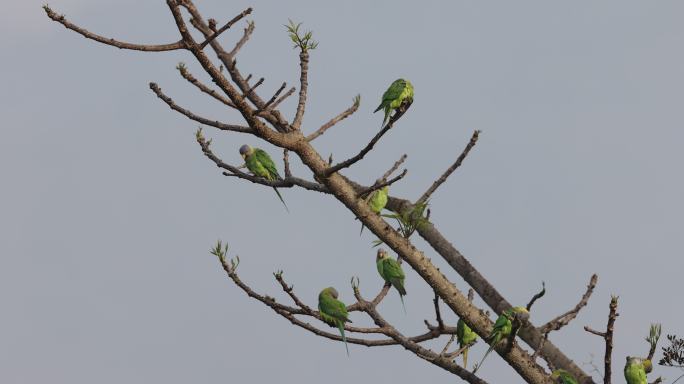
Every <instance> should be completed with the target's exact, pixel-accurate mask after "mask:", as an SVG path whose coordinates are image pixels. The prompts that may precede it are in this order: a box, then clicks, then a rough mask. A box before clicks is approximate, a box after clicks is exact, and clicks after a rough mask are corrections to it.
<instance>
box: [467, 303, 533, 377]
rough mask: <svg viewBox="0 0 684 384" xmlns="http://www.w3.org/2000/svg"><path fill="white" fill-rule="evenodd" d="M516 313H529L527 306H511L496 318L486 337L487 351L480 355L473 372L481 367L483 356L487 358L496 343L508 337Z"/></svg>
mask: <svg viewBox="0 0 684 384" xmlns="http://www.w3.org/2000/svg"><path fill="white" fill-rule="evenodd" d="M518 313H520V314H529V312H528V311H527V308H525V307H513V308H511V309H507V310H505V311H504V312H503V313H502V314H501V316H499V318H498V319H496V322H495V323H494V328H493V329H492V332H491V333H490V334H489V336H488V337H487V342H488V343H489V349H487V352H486V353H485V355H484V356H483V357H482V360H480V364H478V365H477V367H476V368H475V369H474V370H473V374H474V373H475V372H477V370H478V369H480V367H482V363H483V362H484V360H485V358H487V356H488V355H489V353H490V352H492V350H493V349H494V348H495V347H496V346H497V344H499V342H500V341H501V340H504V339H506V338H508V336H509V335H510V334H511V331H513V320H514V319H515V315H516V314H518ZM514 336H515V335H514Z"/></svg>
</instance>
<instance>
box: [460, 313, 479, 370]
mask: <svg viewBox="0 0 684 384" xmlns="http://www.w3.org/2000/svg"><path fill="white" fill-rule="evenodd" d="M476 339H477V333H475V332H473V330H472V329H470V327H469V326H468V324H466V323H465V321H463V319H458V323H456V340H457V341H458V346H459V348H463V347H464V346H466V345H468V344H470V343H472V342H473V341H475V340H476ZM468 349H470V348H466V349H464V350H463V368H466V369H468Z"/></svg>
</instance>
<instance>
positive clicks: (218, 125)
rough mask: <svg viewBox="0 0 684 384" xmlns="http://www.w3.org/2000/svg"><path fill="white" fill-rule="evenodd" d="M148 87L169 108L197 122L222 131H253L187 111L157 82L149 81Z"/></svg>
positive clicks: (242, 126)
mask: <svg viewBox="0 0 684 384" xmlns="http://www.w3.org/2000/svg"><path fill="white" fill-rule="evenodd" d="M150 89H151V90H152V91H153V92H154V93H155V94H156V95H157V97H159V98H160V99H162V101H164V102H165V103H166V104H167V105H168V106H169V107H170V108H171V109H173V110H174V111H176V112H179V113H180V114H182V115H185V116H186V117H187V118H189V119H190V120H195V121H197V122H198V123H201V124H205V125H209V126H212V127H215V128H218V129H220V130H222V131H232V132H242V133H253V132H254V131H253V130H252V128H250V127H246V126H244V125H233V124H226V123H222V122H220V121H218V120H210V119H207V118H204V117H202V116H198V115H196V114H194V113H193V112H191V111H189V110H187V109H185V108H183V107H180V106H179V105H177V104H176V103H175V102H174V101H173V99H171V98H170V97H168V96H166V95H165V94H164V93H163V92H162V90H161V88H159V86H158V85H157V83H150Z"/></svg>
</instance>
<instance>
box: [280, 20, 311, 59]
mask: <svg viewBox="0 0 684 384" xmlns="http://www.w3.org/2000/svg"><path fill="white" fill-rule="evenodd" d="M289 22H290V24H288V25H286V26H285V28H286V29H287V33H288V35H289V36H290V40H292V42H293V43H294V46H293V48H299V49H301V50H302V52H306V51H309V50H311V49H316V47H318V42H317V41H314V40H313V31H306V32H300V31H299V27H301V26H302V23H295V22H294V21H292V20H289Z"/></svg>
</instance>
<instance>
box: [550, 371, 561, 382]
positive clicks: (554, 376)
mask: <svg viewBox="0 0 684 384" xmlns="http://www.w3.org/2000/svg"><path fill="white" fill-rule="evenodd" d="M560 374H561V370H560V369H556V370H555V371H553V372H552V373H551V378H552V379H554V380H556V379H557V378H559V377H560Z"/></svg>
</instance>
